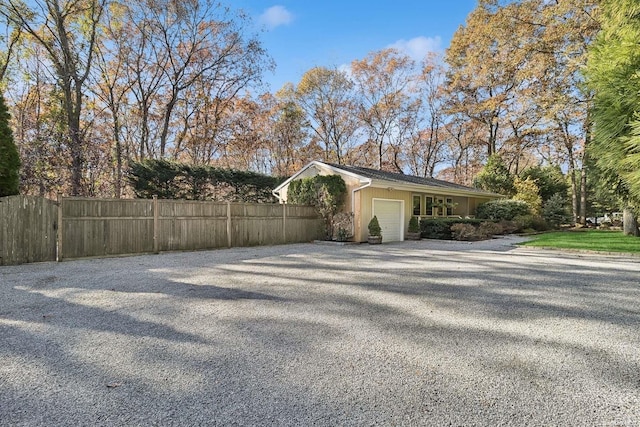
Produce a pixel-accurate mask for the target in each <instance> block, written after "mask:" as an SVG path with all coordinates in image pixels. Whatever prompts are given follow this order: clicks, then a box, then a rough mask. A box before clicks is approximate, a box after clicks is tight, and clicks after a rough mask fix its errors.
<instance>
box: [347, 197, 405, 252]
mask: <svg viewBox="0 0 640 427" xmlns="http://www.w3.org/2000/svg"><path fill="white" fill-rule="evenodd" d="M358 194H359V195H360V196H359V197H358ZM356 199H358V200H359V202H360V211H359V212H356V215H355V216H356V218H357V219H359V221H357V224H358V225H356V234H355V236H354V239H355V241H356V242H366V241H367V236H368V235H369V229H368V228H367V226H368V225H369V221H371V218H373V199H386V200H402V201H404V216H405V218H404V219H405V224H408V223H409V218H410V217H411V193H409V192H407V191H401V190H389V189H388V188H375V187H367V188H363V189H362V190H360V191H358V192H357V193H356ZM404 231H405V232H406V230H404Z"/></svg>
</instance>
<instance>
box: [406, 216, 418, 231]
mask: <svg viewBox="0 0 640 427" xmlns="http://www.w3.org/2000/svg"><path fill="white" fill-rule="evenodd" d="M408 231H409V233H419V232H420V222H419V221H418V218H417V217H415V216H412V217H411V219H410V220H409V229H408Z"/></svg>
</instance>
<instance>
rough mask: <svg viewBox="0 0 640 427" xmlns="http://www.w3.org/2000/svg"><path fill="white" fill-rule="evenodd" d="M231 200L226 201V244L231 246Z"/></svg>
mask: <svg viewBox="0 0 640 427" xmlns="http://www.w3.org/2000/svg"><path fill="white" fill-rule="evenodd" d="M231 243H232V242H231V202H227V246H229V247H231Z"/></svg>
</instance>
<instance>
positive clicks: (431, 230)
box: [420, 218, 483, 240]
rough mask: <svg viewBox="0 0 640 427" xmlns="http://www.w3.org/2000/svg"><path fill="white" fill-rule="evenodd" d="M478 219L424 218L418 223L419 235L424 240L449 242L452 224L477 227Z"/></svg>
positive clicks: (479, 221)
mask: <svg viewBox="0 0 640 427" xmlns="http://www.w3.org/2000/svg"><path fill="white" fill-rule="evenodd" d="M482 222H483V221H482V220H480V219H460V218H425V219H423V220H421V221H420V233H421V235H422V237H424V238H426V239H441V240H451V238H452V236H451V226H452V225H454V224H471V225H479V224H480V223H482Z"/></svg>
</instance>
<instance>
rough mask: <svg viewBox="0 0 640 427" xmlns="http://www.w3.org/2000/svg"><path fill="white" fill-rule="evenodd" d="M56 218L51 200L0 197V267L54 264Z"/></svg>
mask: <svg viewBox="0 0 640 427" xmlns="http://www.w3.org/2000/svg"><path fill="white" fill-rule="evenodd" d="M57 217H58V206H57V204H56V203H55V202H53V201H51V200H48V199H45V198H42V197H32V196H11V197H0V265H12V264H23V263H27V262H38V261H55V259H56V228H57V222H56V220H57Z"/></svg>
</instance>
